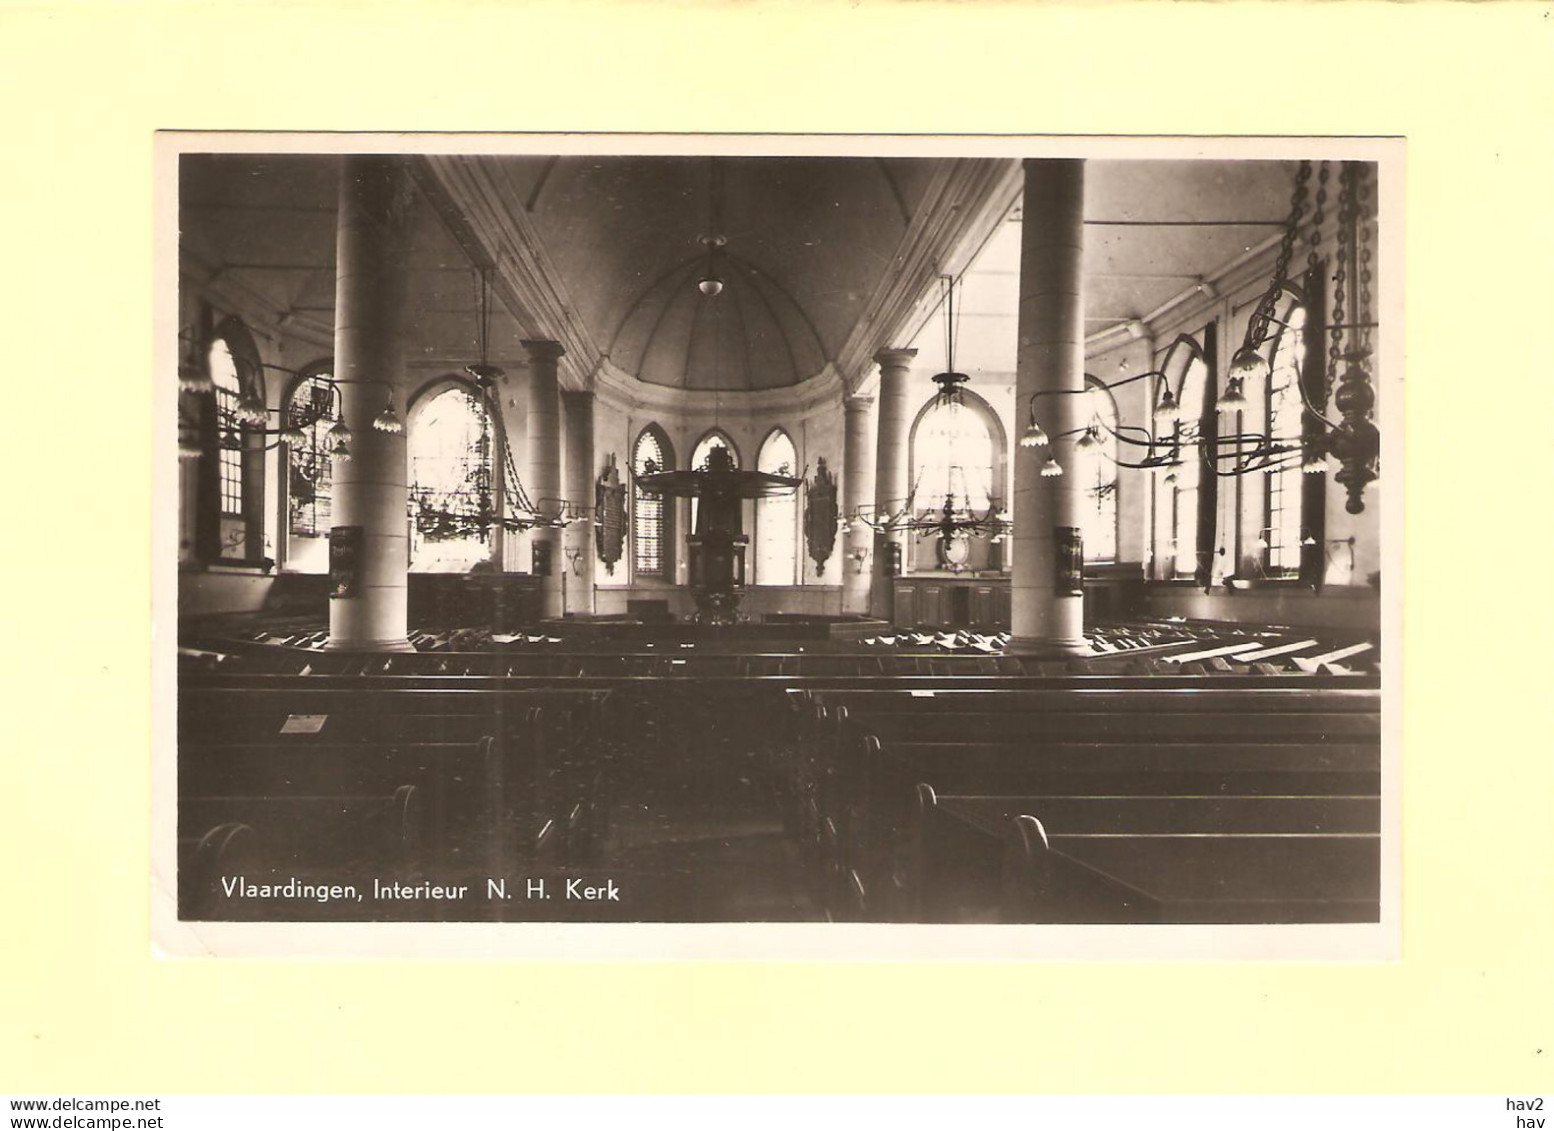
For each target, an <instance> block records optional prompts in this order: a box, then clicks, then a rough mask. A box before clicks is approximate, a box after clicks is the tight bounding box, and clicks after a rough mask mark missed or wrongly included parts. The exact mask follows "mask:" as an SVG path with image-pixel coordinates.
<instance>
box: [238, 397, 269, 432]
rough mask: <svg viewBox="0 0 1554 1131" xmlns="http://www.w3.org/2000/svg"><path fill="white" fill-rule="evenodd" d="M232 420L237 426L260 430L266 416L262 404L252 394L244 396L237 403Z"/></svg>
mask: <svg viewBox="0 0 1554 1131" xmlns="http://www.w3.org/2000/svg"><path fill="white" fill-rule="evenodd" d="M232 416H233V418H234V419H235V420H236V421H237V422H238V423H239V424H246V425H248V426H249V427H251V428H262V427H264V422H265V418H266V414H265V411H264V404H263V402H261V401H260V400H259V398H258V397H256V396H253V395H252V394H244V396H243V397H242V399H240V400H239V401H238V402H237V408H236V409H235V410H234V411H233V413H232Z"/></svg>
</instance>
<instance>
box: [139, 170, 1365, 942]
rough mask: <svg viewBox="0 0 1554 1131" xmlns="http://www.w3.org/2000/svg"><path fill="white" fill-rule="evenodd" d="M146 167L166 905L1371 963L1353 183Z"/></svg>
mask: <svg viewBox="0 0 1554 1131" xmlns="http://www.w3.org/2000/svg"><path fill="white" fill-rule="evenodd" d="M177 165H178V169H177V181H176V183H177V205H176V209H177V221H178V222H177V226H178V243H177V257H178V263H177V273H176V278H177V297H176V303H175V304H174V308H175V309H176V321H177V325H176V327H175V328H172V327H170V328H169V335H170V334H171V332H172V330H173V329H176V334H177V344H176V357H177V374H176V384H177V388H178V391H177V393H176V402H177V414H178V429H177V440H178V450H177V456H176V467H177V471H176V484H177V500H176V504H175V503H174V501H173V500H172V499H170V498H169V499H168V500H167V501H166V505H167V506H169V507H172V506H174V505H176V507H177V511H178V519H177V543H178V544H177V564H176V569H177V599H178V610H177V614H178V642H177V684H178V690H177V695H178V700H177V728H178V734H177V797H178V816H177V841H178V904H179V913H180V916H181V917H183V918H186V919H191V920H287V921H294V920H326V921H332V920H396V921H400V920H417V921H419V920H428V921H454V922H464V921H486V922H506V923H515V924H517V923H526V922H545V921H568V922H574V921H601V922H604V921H608V922H638V921H644V922H689V923H712V922H778V921H783V922H815V923H825V922H887V923H1116V924H1137V923H1253V924H1257V923H1337V922H1350V923H1352V922H1361V923H1364V922H1377V921H1379V919H1380V917H1381V913H1382V912H1381V908H1382V889H1383V880H1382V867H1381V859H1382V818H1381V814H1382V796H1383V792H1384V787H1385V788H1391V787H1392V783H1390V782H1384V781H1383V774H1382V757H1381V730H1382V728H1381V717H1382V713H1381V672H1382V667H1381V665H1382V652H1383V639H1382V623H1383V619H1384V618H1383V614H1382V609H1383V604H1382V599H1381V572H1382V565H1383V561H1384V560H1385V555H1384V549H1383V544H1382V529H1383V522H1382V514H1383V512H1384V510H1385V507H1384V506H1383V496H1384V492H1385V491H1386V490H1387V483H1386V480H1385V479H1384V478H1383V477H1382V474H1381V472H1382V470H1383V469H1382V467H1381V451H1382V436H1381V424H1380V422H1381V418H1382V411H1381V410H1382V408H1384V407H1385V406H1383V405H1381V404H1380V403H1379V401H1378V388H1379V386H1380V384H1381V381H1380V374H1379V371H1378V365H1377V354H1378V350H1379V342H1380V338H1381V335H1382V331H1383V328H1382V325H1381V319H1380V314H1379V312H1380V310H1381V308H1382V304H1381V303H1380V302H1379V301H1378V293H1379V286H1380V277H1381V268H1380V261H1379V259H1380V250H1379V242H1378V237H1379V234H1380V233H1379V224H1378V205H1377V201H1378V179H1379V176H1378V174H1379V168H1378V165H1377V164H1376V163H1375V162H1373V161H1366V160H1355V159H1337V158H1327V157H1324V156H1323V155H1322V154H1320V153H1318V152H1313V153H1312V155H1311V156H1310V157H1309V158H1305V159H1301V158H1299V157H1297V158H1295V159H1277V160H1276V159H1261V158H1257V159H1224V158H1215V157H1203V156H1189V155H1183V156H1176V157H1161V156H1149V157H1114V156H1102V157H1097V156H1085V157H1028V158H1024V159H1009V158H1004V157H986V156H895V155H890V156H869V155H859V156H819V155H813V156H757V155H740V154H733V153H724V154H720V155H717V156H707V155H697V154H639V155H619V154H592V153H576V152H574V153H558V154H543V153H524V154H510V155H508V154H474V155H471V154H453V153H418V154H377V153H373V154H355V153H300V152H293V153H277V152H264V151H261V152H211V151H206V150H186V151H184V152H181V153H180V154H179V155H178V160H177ZM167 381H168V383H169V385H171V384H172V383H173V382H174V377H173V375H172V374H171V373H169V374H168V375H167ZM172 400H173V396H172V395H171V393H170V394H169V398H168V403H169V405H171V403H172ZM166 458H167V460H168V462H169V464H171V463H172V462H173V460H174V456H173V453H171V452H168V453H166ZM169 568H171V567H169ZM358 893H359V897H353V895H357V894H358Z"/></svg>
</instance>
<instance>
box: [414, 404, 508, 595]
mask: <svg viewBox="0 0 1554 1131" xmlns="http://www.w3.org/2000/svg"><path fill="white" fill-rule="evenodd" d="M499 444H500V438H499V437H498V436H497V435H496V429H495V428H493V426H492V420H491V413H490V410H489V409H488V408H487V406H486V404H485V402H484V400H483V399H482V397H481V395H480V394H479V393H478V392H476V391H475V390H474V389H473V388H471V387H470V386H469V385H467V384H466V383H464V382H462V381H455V382H450V383H448V384H446V385H445V386H443V387H442V388H440V389H435V388H434V389H433V390H429V391H428V392H427V393H426V394H424V395H423V396H422V397H421V399H420V400H419V401H417V403H416V404H415V405H414V406H413V407H412V409H411V412H410V419H409V457H410V517H411V538H410V568H411V569H413V570H417V571H419V572H423V573H463V572H466V571H467V570H469V569H470V568H471V567H472V566H475V565H477V564H480V563H482V562H488V561H491V560H492V557H493V553H494V550H495V546H496V539H495V536H494V535H493V532H492V524H493V522H494V521H495V520H496V518H497V516H499V515H500V514H501V513H502V510H501V498H500V495H499V486H500V485H499V483H498V481H497V476H496V469H497V467H499V466H500V460H501V453H500V451H499Z"/></svg>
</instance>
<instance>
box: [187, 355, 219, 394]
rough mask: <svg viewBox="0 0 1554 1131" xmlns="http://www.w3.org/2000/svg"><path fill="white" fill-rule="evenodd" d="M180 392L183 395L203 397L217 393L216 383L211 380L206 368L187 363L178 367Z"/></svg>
mask: <svg viewBox="0 0 1554 1131" xmlns="http://www.w3.org/2000/svg"><path fill="white" fill-rule="evenodd" d="M178 390H179V392H183V393H194V394H195V395H197V396H198V395H203V394H208V393H214V392H215V391H216V382H214V381H212V380H211V379H210V374H209V373H207V372H206V371H205V367H204V366H202V365H197V364H195V363H194V362H191V361H186V362H184V363H183V364H182V365H180V366H179V367H178Z"/></svg>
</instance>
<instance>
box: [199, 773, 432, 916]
mask: <svg viewBox="0 0 1554 1131" xmlns="http://www.w3.org/2000/svg"><path fill="white" fill-rule="evenodd" d="M421 799H422V791H421V790H418V789H417V788H416V787H415V786H413V785H408V784H407V785H402V786H399V787H398V788H396V789H395V790H394V791H393V792H392V793H390V794H387V795H384V794H382V793H369V794H344V793H333V792H331V793H324V794H321V795H317V796H313V795H308V794H273V793H272V794H264V795H254V794H249V795H242V794H227V795H201V796H191V797H182V798H180V799H179V803H178V820H179V825H180V829H181V834H182V831H183V830H189V831H191V832H192V830H198V829H202V828H203V829H208V830H209V831H208V832H206V833H205V834H204V835H203V836H201V837H199V838H198V842H197V845H196V848H195V851H194V852H193V853H192V854H191V856H190V857H189V858H188V859H187V861H186V863H187V869H186V870H180V873H179V884H178V893H179V904H180V908H182V909H183V910H182V912H181V913H182V914H184V915H185V917H188V918H195V917H203V916H205V915H208V914H210V913H212V912H213V911H214V910H215V909H216V908H218V907H219V906H220V902H219V898H218V892H219V890H220V888H219V885H220V883H221V881H222V880H223V879H224V878H231V877H234V876H246V877H247V878H249V879H256V878H258V877H261V876H264V875H289V874H293V873H298V872H301V873H314V874H328V875H329V876H330V878H331V880H340V881H344V880H346V879H349V878H356V877H372V876H379V877H383V878H394V879H404V878H408V877H409V876H410V875H411V874H412V873H413V871H414V870H415V869H416V868H417V867H418V866H419V865H420V862H421V852H422V837H423V832H424V827H425V813H424V807H423V805H422V803H421ZM183 839H185V838H184V836H183V835H180V840H183ZM212 845H216V846H219V847H217V848H216V850H215V852H214V853H212V852H211V851H210V848H211V846H212ZM239 847H240V848H241V849H242V852H241V854H240V855H238V854H236V853H235V849H236V848H239ZM235 857H236V858H235ZM229 910H230V909H229ZM217 917H229V916H217Z"/></svg>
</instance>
